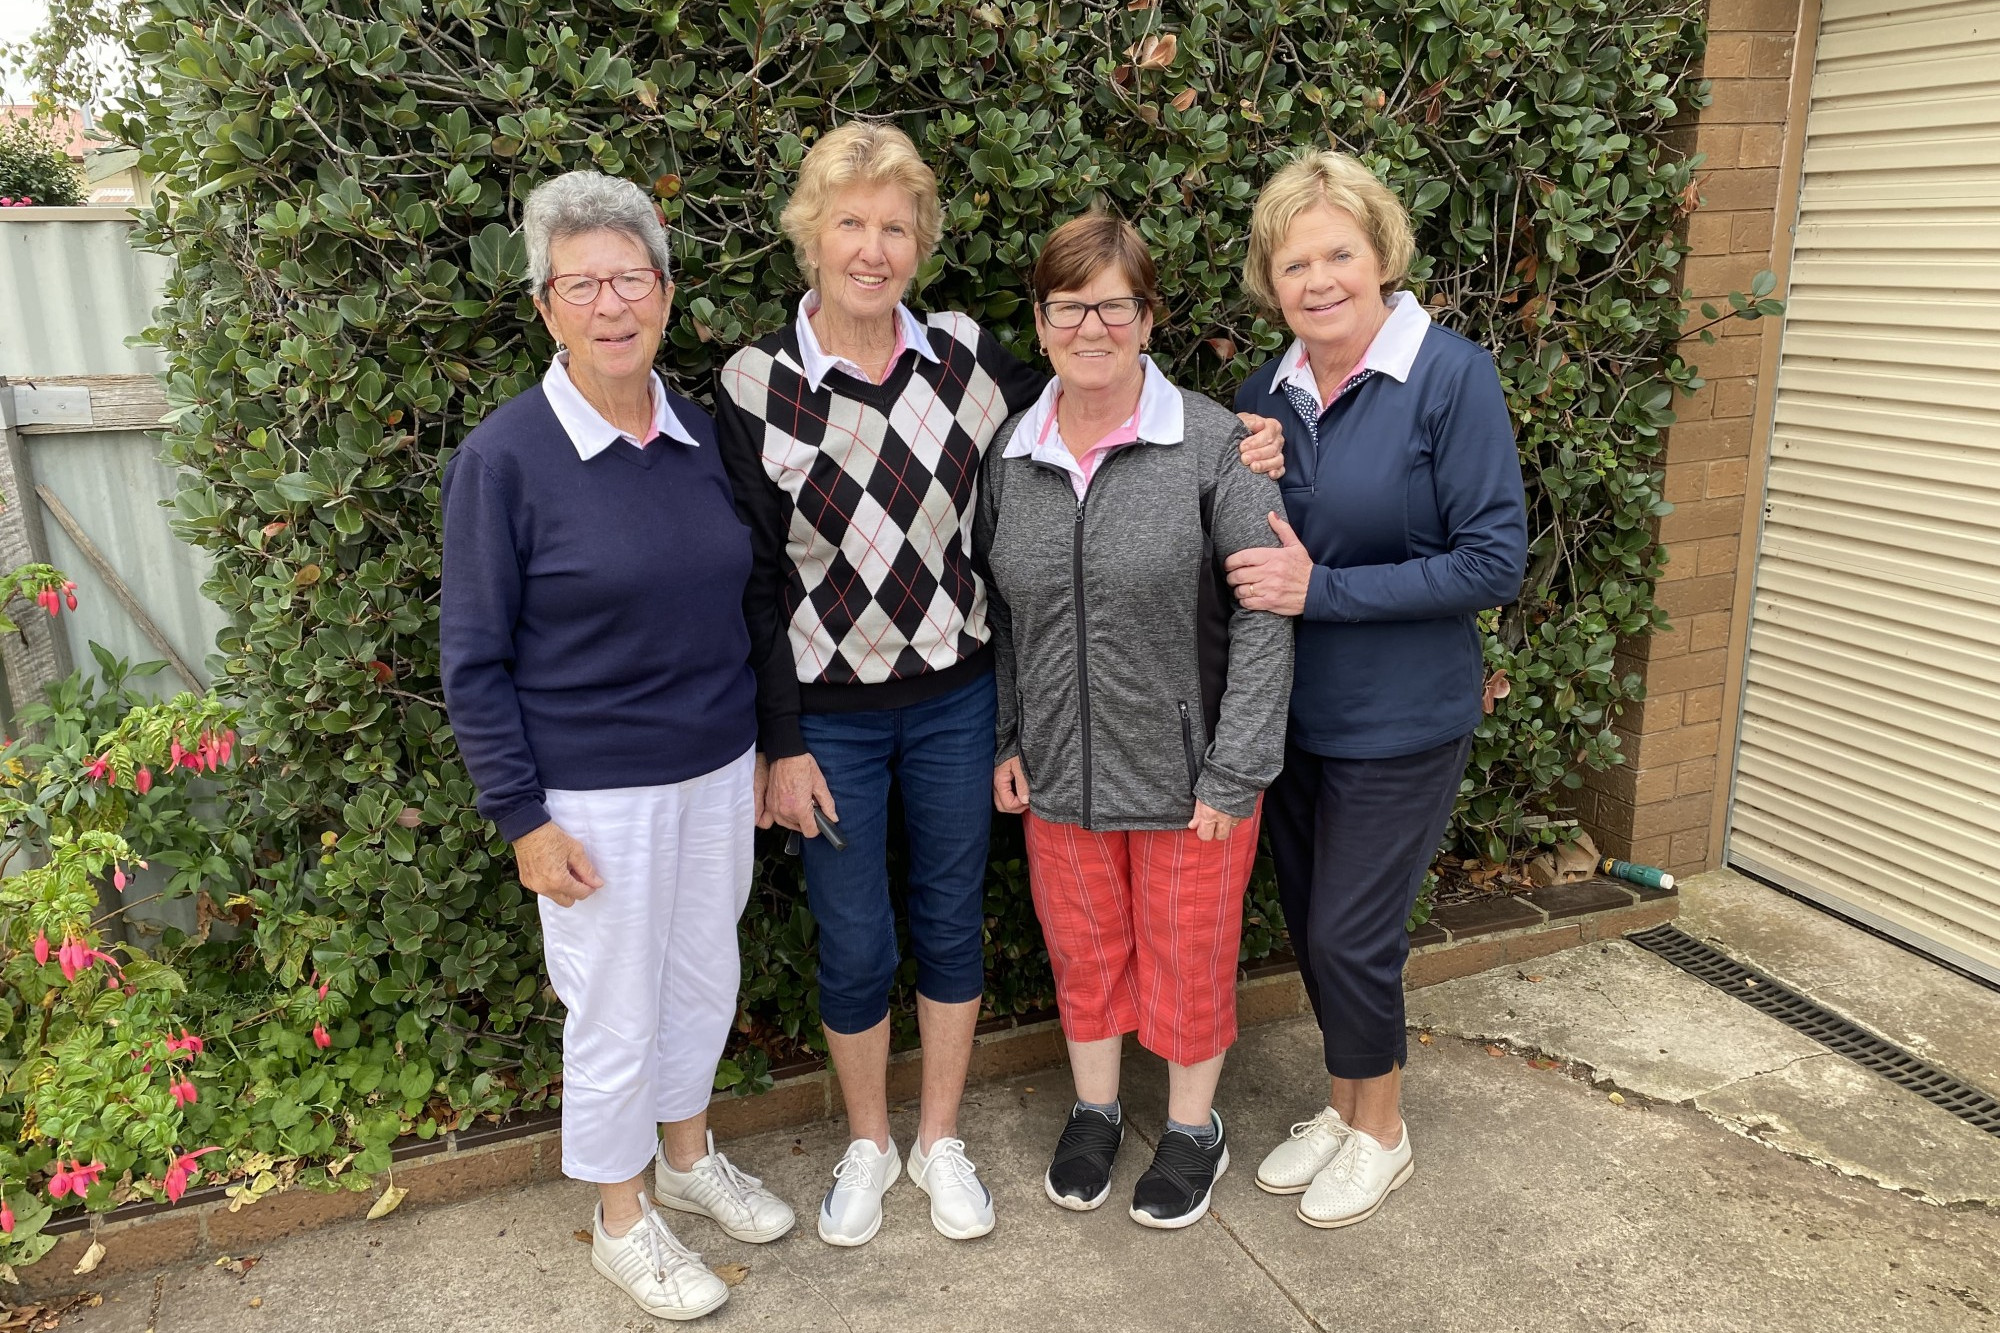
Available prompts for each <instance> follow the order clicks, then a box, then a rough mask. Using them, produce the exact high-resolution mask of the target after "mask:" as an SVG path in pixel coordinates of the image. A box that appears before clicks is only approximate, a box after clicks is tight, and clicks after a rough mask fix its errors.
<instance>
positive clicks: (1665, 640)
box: [1620, 583, 1688, 673]
mask: <svg viewBox="0 0 2000 1333" xmlns="http://www.w3.org/2000/svg"><path fill="white" fill-rule="evenodd" d="M1660 586H1661V587H1665V586H1666V584H1664V583H1662V584H1661V585H1660ZM1687 650H1688V632H1687V626H1685V625H1672V624H1670V625H1668V626H1667V628H1665V629H1663V630H1660V631H1659V632H1657V633H1654V634H1648V635H1647V636H1646V637H1645V638H1643V639H1634V640H1632V641H1631V642H1630V643H1629V644H1627V645H1625V646H1624V648H1623V649H1622V651H1621V652H1620V656H1621V657H1622V658H1625V659H1628V660H1629V662H1630V669H1631V670H1633V671H1638V672H1642V673H1643V672H1644V671H1645V669H1646V663H1648V662H1657V661H1659V660H1660V659H1661V658H1663V657H1679V656H1681V655H1682V654H1683V653H1685V652H1687Z"/></svg>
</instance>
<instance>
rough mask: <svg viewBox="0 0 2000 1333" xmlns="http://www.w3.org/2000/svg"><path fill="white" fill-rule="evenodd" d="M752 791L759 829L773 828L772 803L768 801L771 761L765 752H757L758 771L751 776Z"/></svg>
mask: <svg viewBox="0 0 2000 1333" xmlns="http://www.w3.org/2000/svg"><path fill="white" fill-rule="evenodd" d="M750 790H751V792H752V793H753V799H754V801H755V805H756V810H757V827H758V828H769V827H771V803H770V801H769V800H768V799H767V797H768V796H769V795H770V791H771V761H770V760H768V759H766V758H765V757H764V752H763V751H762V750H759V751H758V752H757V771H756V772H755V773H753V774H751V776H750Z"/></svg>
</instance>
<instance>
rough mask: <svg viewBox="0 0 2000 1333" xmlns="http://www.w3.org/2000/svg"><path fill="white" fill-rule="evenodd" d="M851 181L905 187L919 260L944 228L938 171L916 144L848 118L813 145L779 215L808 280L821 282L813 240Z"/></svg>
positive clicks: (882, 127) (928, 252)
mask: <svg viewBox="0 0 2000 1333" xmlns="http://www.w3.org/2000/svg"><path fill="white" fill-rule="evenodd" d="M850 185H860V186H873V185H898V186H901V187H902V188H903V190H904V191H905V192H906V193H907V194H908V195H909V196H910V206H911V209H912V211H913V212H914V213H915V215H916V217H915V219H914V220H915V222H916V227H917V263H919V264H922V263H923V262H924V261H925V260H926V259H929V258H930V257H931V255H932V254H933V253H934V252H935V251H936V250H937V243H938V237H939V236H941V235H942V234H943V233H944V205H943V204H941V203H939V202H938V185H937V176H936V175H935V174H934V173H933V172H932V171H931V169H930V167H928V166H927V165H925V163H924V159H923V158H922V156H921V155H919V154H918V152H917V146H916V145H915V144H913V143H911V142H910V136H909V135H907V134H905V133H903V132H902V131H901V130H899V129H897V128H896V127H895V126H894V125H883V124H879V123H877V122H875V121H868V120H850V121H848V122H847V123H846V124H845V125H842V126H840V127H839V128H837V129H832V130H828V131H827V132H826V133H825V134H823V135H821V136H820V139H819V142H818V143H816V144H814V145H813V146H812V149H811V151H810V152H808V153H807V154H806V159H805V161H804V162H803V163H801V164H800V166H799V181H798V185H797V186H796V187H794V189H793V190H792V197H791V199H790V200H788V201H787V202H786V204H785V207H784V210H783V211H782V212H781V213H779V215H778V223H779V225H780V226H782V227H783V228H784V229H785V235H787V236H789V237H791V240H792V249H793V251H794V252H795V253H796V254H797V256H798V261H799V270H800V272H802V273H804V274H805V276H806V281H807V282H809V283H812V284H813V285H814V286H818V285H819V273H818V271H817V265H815V264H814V263H813V259H812V247H813V242H815V241H817V240H818V239H819V234H820V231H821V230H822V229H823V228H824V227H825V226H826V220H827V215H828V214H829V213H831V212H832V211H833V200H834V196H835V195H837V194H839V193H840V191H842V190H844V189H846V188H847V187H848V186H850Z"/></svg>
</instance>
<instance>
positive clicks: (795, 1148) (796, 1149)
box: [792, 1143, 806, 1157]
mask: <svg viewBox="0 0 2000 1333" xmlns="http://www.w3.org/2000/svg"><path fill="white" fill-rule="evenodd" d="M805 1155H806V1150H805V1149H804V1148H801V1147H800V1146H799V1145H798V1144H796V1143H794V1144H793V1145H792V1156H794V1157H804V1156H805Z"/></svg>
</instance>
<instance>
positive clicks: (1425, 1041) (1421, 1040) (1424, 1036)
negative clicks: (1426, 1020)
mask: <svg viewBox="0 0 2000 1333" xmlns="http://www.w3.org/2000/svg"><path fill="white" fill-rule="evenodd" d="M1430 1044H1431V1034H1430V1033H1428V1032H1419V1033H1418V1034H1417V1045H1419V1046H1428V1045H1430Z"/></svg>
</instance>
